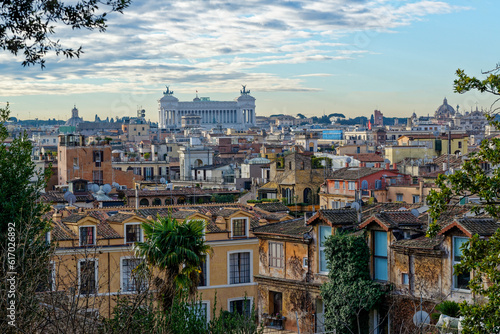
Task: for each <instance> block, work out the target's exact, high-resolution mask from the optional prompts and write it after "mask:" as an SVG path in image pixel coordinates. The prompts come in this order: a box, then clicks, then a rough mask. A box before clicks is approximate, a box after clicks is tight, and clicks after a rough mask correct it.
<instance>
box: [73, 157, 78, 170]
mask: <svg viewBox="0 0 500 334" xmlns="http://www.w3.org/2000/svg"><path fill="white" fill-rule="evenodd" d="M73 168H74V169H78V157H76V158H73Z"/></svg>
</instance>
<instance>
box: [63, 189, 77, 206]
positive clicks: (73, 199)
mask: <svg viewBox="0 0 500 334" xmlns="http://www.w3.org/2000/svg"><path fill="white" fill-rule="evenodd" d="M64 199H65V200H66V201H67V202H68V203H69V205H73V203H75V202H76V196H75V195H74V194H73V193H72V192H71V191H67V192H66V193H64Z"/></svg>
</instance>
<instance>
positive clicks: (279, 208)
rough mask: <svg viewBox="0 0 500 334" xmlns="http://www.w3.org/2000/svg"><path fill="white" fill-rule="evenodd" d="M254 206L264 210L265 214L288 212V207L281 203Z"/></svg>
mask: <svg viewBox="0 0 500 334" xmlns="http://www.w3.org/2000/svg"><path fill="white" fill-rule="evenodd" d="M255 206H256V207H257V208H259V209H262V210H266V211H267V212H288V211H289V209H288V207H287V206H286V205H285V204H283V203H281V202H275V203H257V204H255Z"/></svg>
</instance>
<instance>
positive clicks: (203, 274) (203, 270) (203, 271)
mask: <svg viewBox="0 0 500 334" xmlns="http://www.w3.org/2000/svg"><path fill="white" fill-rule="evenodd" d="M208 261H209V260H208V255H207V256H206V257H205V261H203V262H202V263H201V264H200V281H199V282H198V286H208V284H209V283H208Z"/></svg>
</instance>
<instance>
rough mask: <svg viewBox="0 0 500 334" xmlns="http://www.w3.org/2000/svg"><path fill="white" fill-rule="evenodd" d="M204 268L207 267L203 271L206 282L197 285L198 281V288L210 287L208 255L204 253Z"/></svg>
mask: <svg viewBox="0 0 500 334" xmlns="http://www.w3.org/2000/svg"><path fill="white" fill-rule="evenodd" d="M205 268H206V269H207V270H206V273H205V281H206V284H205V285H199V283H198V289H199V288H208V287H210V256H208V255H205Z"/></svg>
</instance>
